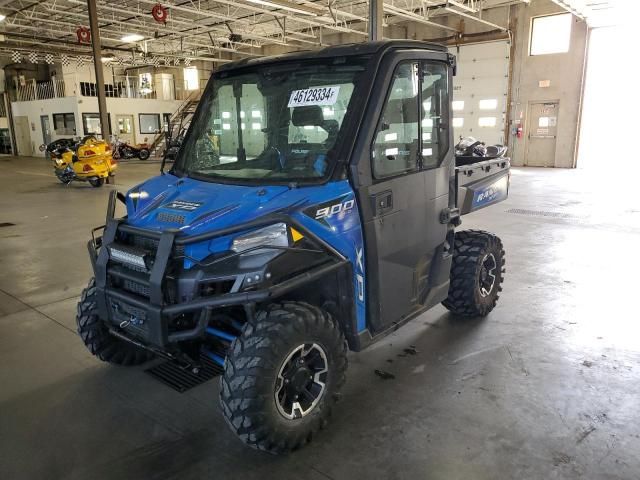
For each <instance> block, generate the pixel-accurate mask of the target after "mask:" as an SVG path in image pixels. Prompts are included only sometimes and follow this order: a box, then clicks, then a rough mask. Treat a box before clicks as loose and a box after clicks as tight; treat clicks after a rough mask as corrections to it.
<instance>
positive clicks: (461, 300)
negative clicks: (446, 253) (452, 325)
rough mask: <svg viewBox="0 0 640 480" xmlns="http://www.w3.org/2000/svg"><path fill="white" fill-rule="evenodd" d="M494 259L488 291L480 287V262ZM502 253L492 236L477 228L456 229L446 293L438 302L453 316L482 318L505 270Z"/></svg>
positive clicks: (494, 300) (493, 300)
mask: <svg viewBox="0 0 640 480" xmlns="http://www.w3.org/2000/svg"><path fill="white" fill-rule="evenodd" d="M489 256H492V257H493V259H494V260H495V271H494V275H495V282H494V284H493V287H492V289H491V291H490V292H488V293H487V290H486V289H485V290H484V291H483V290H482V287H481V275H482V268H483V262H484V261H486V259H487V258H491V257H489ZM504 264H505V252H504V248H503V246H502V241H501V240H500V238H498V237H497V236H496V235H493V234H492V233H489V232H484V231H480V230H462V231H460V232H456V235H455V246H454V254H453V262H452V264H451V278H450V284H449V295H448V297H447V299H446V300H445V301H444V302H442V305H444V306H445V308H447V309H448V310H449V311H451V312H452V313H454V314H455V315H460V316H465V317H484V316H486V315H488V314H489V313H490V312H491V311H492V310H493V309H494V308H495V306H496V304H497V302H498V299H499V298H500V292H501V291H502V282H503V280H504V273H505V268H504Z"/></svg>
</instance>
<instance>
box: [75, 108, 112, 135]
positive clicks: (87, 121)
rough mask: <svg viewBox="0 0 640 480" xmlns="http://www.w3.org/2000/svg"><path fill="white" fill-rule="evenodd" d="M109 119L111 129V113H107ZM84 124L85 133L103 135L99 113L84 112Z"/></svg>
mask: <svg viewBox="0 0 640 480" xmlns="http://www.w3.org/2000/svg"><path fill="white" fill-rule="evenodd" d="M107 119H108V120H109V131H111V115H109V114H107ZM82 125H83V127H84V134H85V135H101V134H102V127H101V125H100V114H99V113H83V114H82Z"/></svg>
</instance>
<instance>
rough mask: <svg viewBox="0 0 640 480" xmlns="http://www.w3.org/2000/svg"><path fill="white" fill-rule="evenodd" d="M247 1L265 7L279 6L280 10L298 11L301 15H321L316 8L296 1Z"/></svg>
mask: <svg viewBox="0 0 640 480" xmlns="http://www.w3.org/2000/svg"><path fill="white" fill-rule="evenodd" d="M247 1H248V2H249V3H257V4H258V5H265V6H267V7H274V8H281V9H282V10H288V11H290V12H295V13H300V14H302V15H313V16H317V15H321V14H322V12H321V11H320V10H318V9H317V8H313V7H310V6H307V5H298V4H296V3H290V2H287V1H286V0H247Z"/></svg>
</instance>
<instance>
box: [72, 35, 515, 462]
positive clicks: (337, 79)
mask: <svg viewBox="0 0 640 480" xmlns="http://www.w3.org/2000/svg"><path fill="white" fill-rule="evenodd" d="M454 74H455V57H454V56H452V55H450V54H449V53H448V52H447V49H446V48H445V47H442V46H439V45H435V44H428V43H423V42H411V41H385V42H374V43H364V44H357V45H341V46H335V47H329V48H324V49H320V50H317V51H313V52H298V53H293V54H287V55H282V56H277V57H271V58H259V59H250V60H242V61H238V62H233V63H229V64H225V65H224V66H222V67H221V68H219V69H218V70H217V71H216V72H215V73H214V74H213V76H212V78H211V79H210V81H209V84H208V86H207V89H206V91H205V93H204V95H203V97H202V100H201V101H200V104H199V106H198V108H197V111H196V113H195V116H194V119H193V121H192V123H191V125H190V127H189V130H188V132H187V134H186V136H185V140H184V142H183V143H182V145H181V147H180V150H179V152H178V154H177V157H176V160H175V162H174V164H173V166H172V168H171V169H170V170H169V171H168V172H164V171H163V170H164V168H162V169H161V175H159V176H157V177H154V178H151V179H150V180H148V181H146V182H144V183H142V184H140V185H138V186H137V187H134V188H133V189H131V190H130V191H128V192H127V193H126V194H122V193H117V192H113V193H112V196H111V197H110V201H109V206H108V211H107V219H106V225H104V226H103V227H99V228H97V229H95V230H94V233H93V235H92V236H93V239H92V240H91V241H90V242H89V251H90V257H91V261H92V264H93V271H94V277H95V278H94V279H92V280H91V281H90V283H89V286H88V287H87V288H86V289H85V290H84V292H83V293H82V298H81V301H80V303H79V305H78V316H77V324H78V332H79V334H80V336H81V338H82V340H83V341H84V343H85V344H86V346H87V348H88V349H89V350H90V352H91V353H93V354H94V355H95V356H97V357H98V358H100V359H101V360H104V361H106V362H111V363H115V364H122V365H136V364H140V363H142V362H145V361H148V360H150V359H151V358H152V357H154V356H155V357H158V356H159V357H162V358H167V359H171V360H173V361H175V362H177V363H179V364H181V365H182V366H184V367H185V368H187V369H189V370H190V371H194V372H197V371H198V369H199V368H201V366H202V364H201V360H200V359H201V358H202V356H203V355H204V356H206V357H208V358H209V359H212V360H213V361H214V362H216V363H218V364H219V365H220V366H222V367H223V368H224V373H223V375H222V376H221V380H220V383H221V389H220V403H221V405H222V413H223V415H224V417H225V419H226V420H227V423H228V424H229V426H230V427H231V429H232V430H233V431H234V432H235V433H236V434H237V435H238V437H239V438H240V439H241V440H242V441H244V442H245V443H246V444H248V445H250V446H252V447H255V448H259V449H262V450H266V451H269V452H272V453H281V452H288V451H291V450H294V449H297V448H298V447H300V446H302V445H304V444H306V443H308V442H309V441H310V440H311V439H312V437H313V436H314V435H315V434H316V433H317V432H318V431H319V430H320V429H321V428H322V427H323V426H324V425H325V424H326V422H327V419H328V417H329V414H330V411H331V408H332V406H333V404H334V401H335V399H336V398H337V394H338V392H339V391H340V389H341V387H342V385H343V383H344V381H345V371H346V368H347V349H349V350H352V351H360V350H362V349H363V348H365V347H367V346H368V345H370V344H371V343H372V342H376V341H378V340H379V339H381V338H382V337H384V336H385V335H386V334H388V333H389V332H392V331H394V330H396V329H397V328H398V327H400V326H401V325H402V324H404V323H405V322H407V321H409V320H411V319H412V318H415V317H416V316H418V315H420V314H421V313H423V312H425V311H426V310H427V309H429V308H431V307H433V306H435V305H437V304H439V303H442V304H443V305H444V306H445V307H446V308H448V309H449V310H450V311H452V312H453V313H454V314H459V315H467V316H484V315H487V314H488V313H489V312H490V311H491V310H492V309H493V308H494V307H495V305H496V301H497V300H498V292H499V291H500V290H501V283H502V280H503V272H504V269H503V265H504V251H503V247H502V243H501V241H500V239H499V238H498V237H496V236H495V235H492V234H490V233H487V232H483V231H460V232H455V228H456V227H457V226H458V225H459V224H460V217H461V215H463V214H466V213H469V212H472V211H475V210H477V209H479V208H482V207H485V206H488V205H492V204H494V203H496V202H499V201H502V200H504V199H505V198H506V196H507V194H508V187H509V168H510V166H509V159H507V158H504V157H501V158H495V159H489V160H487V159H481V160H482V161H479V162H477V163H469V162H464V165H461V166H456V161H455V155H454V142H453V131H452V126H451V107H450V104H451V93H452V90H453V89H452V81H453V76H454ZM118 201H121V202H124V203H125V204H126V210H127V214H126V216H124V217H122V218H116V216H115V208H116V203H117V202H118Z"/></svg>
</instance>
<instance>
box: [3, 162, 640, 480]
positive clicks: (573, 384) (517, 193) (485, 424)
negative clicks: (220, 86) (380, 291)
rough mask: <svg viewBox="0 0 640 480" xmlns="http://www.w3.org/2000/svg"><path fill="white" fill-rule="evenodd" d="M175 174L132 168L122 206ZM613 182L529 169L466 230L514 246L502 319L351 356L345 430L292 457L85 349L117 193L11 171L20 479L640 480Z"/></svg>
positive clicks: (632, 341)
mask: <svg viewBox="0 0 640 480" xmlns="http://www.w3.org/2000/svg"><path fill="white" fill-rule="evenodd" d="M156 170H157V165H144V164H136V165H123V166H122V168H121V171H120V174H119V175H118V177H117V181H118V187H119V188H124V187H128V186H131V185H133V184H135V183H136V182H138V181H140V180H142V179H144V178H145V177H147V176H149V175H151V174H153V173H155V172H156ZM598 175H599V174H598ZM598 175H596V176H593V177H590V176H589V175H588V174H586V173H584V172H580V171H560V170H535V169H519V170H515V171H514V173H513V178H512V193H511V197H510V199H509V201H508V202H506V203H503V204H501V205H499V206H496V207H493V208H490V209H486V210H484V211H482V212H480V213H477V214H474V215H473V216H470V217H468V218H465V226H466V227H480V228H484V229H487V230H491V231H493V232H495V233H497V234H498V235H500V236H501V237H502V239H503V241H504V243H505V246H506V249H507V256H508V257H507V258H508V261H507V267H508V271H507V277H506V283H505V288H504V292H503V296H502V298H501V300H500V303H499V305H498V308H496V310H495V311H494V312H493V313H492V314H491V315H490V316H489V317H488V318H486V319H485V320H467V321H460V320H456V319H454V318H452V317H451V316H450V315H449V314H448V313H447V312H446V311H445V310H444V308H442V307H437V308H435V309H433V310H432V311H430V312H428V313H427V314H426V315H424V316H422V317H420V318H418V319H416V320H415V321H413V322H412V323H411V324H409V325H407V326H406V327H404V328H403V329H402V330H400V331H399V332H397V333H396V334H394V335H392V336H390V337H388V338H387V339H385V341H383V342H381V343H379V344H377V345H375V346H374V347H372V348H371V349H369V350H367V351H365V352H363V353H361V354H358V355H351V357H350V362H351V364H350V369H349V372H348V381H347V385H346V388H345V390H344V396H343V399H342V401H341V402H340V404H339V405H338V408H337V409H336V411H335V414H334V418H333V421H332V423H331V425H330V428H328V429H327V430H326V431H325V432H323V434H322V435H320V436H319V437H318V438H317V439H316V441H315V442H314V443H313V444H312V445H311V446H310V447H308V448H306V449H304V450H302V451H300V452H298V453H296V454H293V455H291V456H288V457H272V456H270V455H267V454H263V453H259V452H255V451H253V450H249V449H247V448H245V447H244V446H243V445H242V444H241V443H240V442H239V441H237V440H236V439H235V438H234V437H233V435H232V434H231V433H230V432H229V431H228V429H227V427H226V425H225V424H224V421H223V420H222V417H221V415H220V413H219V411H218V401H217V394H218V384H217V382H216V381H212V382H208V383H205V384H204V385H201V386H199V387H197V388H195V389H193V390H191V391H189V392H187V393H184V394H179V393H177V392H174V391H172V390H170V389H169V388H167V387H165V386H163V385H162V384H160V383H158V382H156V381H155V380H153V379H152V378H151V377H149V376H148V375H146V374H145V373H143V371H142V369H141V368H129V369H127V368H118V367H113V366H109V365H106V364H103V363H101V362H99V361H97V360H96V359H95V358H93V357H92V356H91V355H90V354H89V353H88V352H87V351H86V350H85V348H84V346H83V345H82V343H81V342H80V340H79V338H78V337H77V336H76V334H75V323H74V315H75V305H76V301H77V297H78V294H79V293H80V291H81V289H82V288H83V287H84V286H85V284H86V282H87V280H88V278H89V275H90V269H89V261H88V258H87V254H86V249H85V242H86V241H87V238H88V236H89V230H90V228H91V227H93V226H95V225H98V224H100V223H101V222H102V218H103V215H104V211H105V207H106V201H107V194H108V192H109V190H110V189H111V188H113V187H109V186H106V187H104V188H102V189H93V188H91V187H89V186H88V185H84V184H74V185H71V186H70V187H65V186H63V185H61V184H60V183H58V182H57V180H56V179H55V178H54V176H53V173H52V172H51V169H50V168H49V165H48V163H47V162H45V161H44V160H33V159H12V158H6V157H5V158H0V223H1V222H12V223H15V224H16V225H15V226H10V227H3V228H0V478H1V479H7V480H14V479H15V480H17V479H92V480H97V479H124V478H137V479H174V478H175V479H178V478H179V479H191V478H224V479H231V478H233V479H260V480H264V479H271V478H278V479H302V478H304V479H310V480H314V479H328V478H330V479H349V480H354V479H446V480H452V479H469V478H474V479H476V478H478V479H497V478H500V479H502V478H522V479H551V478H563V479H566V478H593V479H596V478H597V479H623V478H624V479H631V478H636V479H637V478H640V455H639V453H640V428H639V425H640V409H639V408H638V406H639V405H640V340H639V338H640V335H639V334H640V315H639V314H638V308H637V306H636V305H635V300H636V299H637V296H638V284H639V282H638V272H640V255H638V246H640V206H639V205H638V203H637V202H638V201H637V198H634V195H633V194H632V192H631V189H629V190H630V191H629V192H627V193H626V194H627V195H628V198H621V195H620V194H618V193H616V191H617V190H616V189H618V188H619V187H620V182H621V180H622V181H623V182H624V181H625V179H620V178H612V179H610V181H608V180H607V179H603V178H602V177H601V176H598ZM630 182H631V180H629V185H631V183H630ZM623 192H624V191H623ZM632 200H635V201H636V204H635V206H633V204H632V203H631V201H632ZM514 208H519V209H528V210H534V211H539V212H538V213H537V214H535V215H526V214H524V213H526V212H520V213H506V211H507V210H510V209H514ZM544 212H560V213H561V215H555V216H549V214H548V213H546V214H545V213H544ZM409 345H415V346H416V347H417V350H418V353H417V354H416V355H405V354H403V349H405V348H407V347H408V346H409ZM375 369H382V370H385V371H388V372H391V373H393V374H394V375H395V379H393V380H383V379H381V378H379V377H378V376H376V375H375V374H374V370H375Z"/></svg>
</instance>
